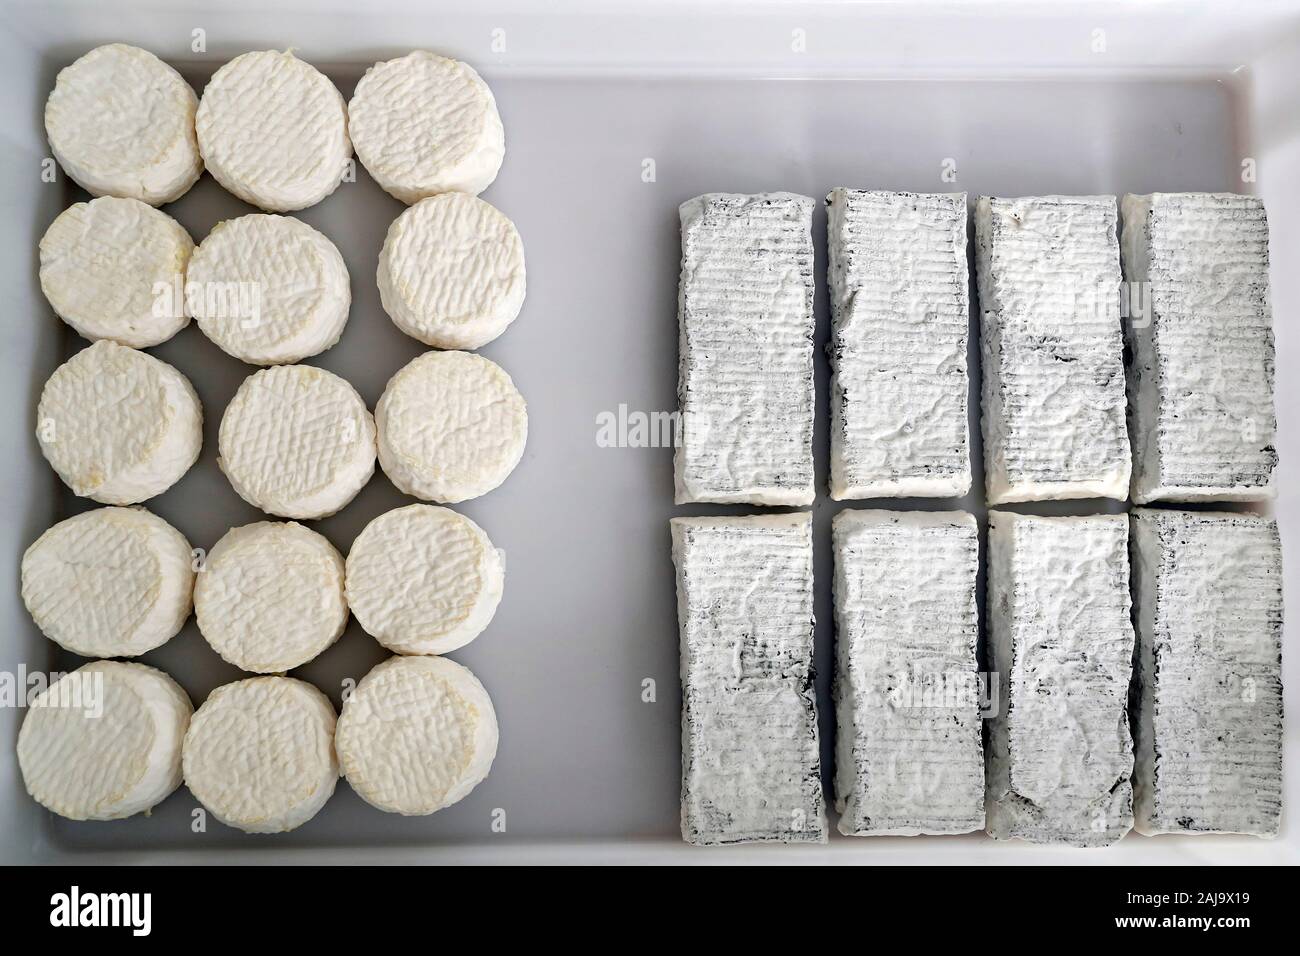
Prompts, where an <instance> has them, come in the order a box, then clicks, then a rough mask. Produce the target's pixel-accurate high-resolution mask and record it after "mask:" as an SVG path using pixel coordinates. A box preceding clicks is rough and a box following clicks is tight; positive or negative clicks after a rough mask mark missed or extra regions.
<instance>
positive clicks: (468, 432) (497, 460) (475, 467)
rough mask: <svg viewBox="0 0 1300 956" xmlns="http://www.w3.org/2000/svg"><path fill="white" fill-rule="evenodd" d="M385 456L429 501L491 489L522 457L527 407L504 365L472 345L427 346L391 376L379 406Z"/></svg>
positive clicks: (390, 471)
mask: <svg viewBox="0 0 1300 956" xmlns="http://www.w3.org/2000/svg"><path fill="white" fill-rule="evenodd" d="M375 421H376V424H377V425H378V428H379V463H380V465H381V466H382V467H383V469H384V473H385V474H387V475H388V477H389V478H391V479H392V482H393V484H395V485H396V486H397V487H398V488H400V489H401V490H402V491H404V492H406V493H407V494H408V495H414V496H415V497H416V498H423V499H424V500H426V501H438V502H457V501H464V500H465V499H467V498H476V497H478V496H479V495H482V494H486V493H487V492H489V491H491V490H492V489H493V488H495V487H497V485H499V484H501V482H503V481H505V480H506V477H507V476H508V475H509V474H510V472H512V471H513V470H514V468H515V465H517V464H519V459H520V458H522V457H523V454H524V444H525V442H526V441H527V439H528V409H527V406H526V405H525V404H524V399H523V396H521V395H520V394H519V391H518V390H517V389H516V388H515V384H514V382H512V381H511V380H510V376H509V375H507V374H506V373H505V371H504V370H503V369H502V368H501V366H499V365H497V364H496V363H495V362H491V361H489V360H487V359H485V358H483V357H482V356H480V355H473V354H471V353H469V352H426V353H425V354H423V355H421V356H419V357H417V358H415V359H413V360H412V361H410V362H409V363H407V365H406V366H405V367H404V368H402V369H401V370H399V371H398V372H397V374H396V375H394V376H393V377H392V378H391V379H389V381H388V385H387V386H386V387H385V388H384V394H383V396H382V397H381V398H380V399H379V404H378V405H376V406H375Z"/></svg>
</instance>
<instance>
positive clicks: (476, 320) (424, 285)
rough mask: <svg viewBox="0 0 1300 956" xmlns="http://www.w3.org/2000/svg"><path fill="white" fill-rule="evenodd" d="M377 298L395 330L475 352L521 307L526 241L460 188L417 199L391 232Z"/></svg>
mask: <svg viewBox="0 0 1300 956" xmlns="http://www.w3.org/2000/svg"><path fill="white" fill-rule="evenodd" d="M378 282H379V299H380V302H382V303H383V306H384V311H385V312H387V313H388V314H389V316H390V317H391V318H392V320H393V322H394V323H396V325H397V327H398V328H399V329H401V330H402V331H403V332H405V333H406V334H407V335H409V336H411V337H412V338H416V339H419V340H420V341H421V342H423V343H424V344H425V345H430V346H433V347H434V348H440V349H476V348H479V347H480V346H483V345H486V344H487V343H488V342H491V341H492V340H493V339H495V338H496V337H497V336H498V335H500V334H501V333H502V332H504V331H505V330H506V326H508V325H509V324H510V323H511V322H513V321H514V319H515V317H516V316H517V315H518V314H519V309H520V308H521V307H522V306H523V304H524V290H525V285H526V280H525V275H524V245H523V242H522V241H520V239H519V232H518V230H516V229H515V225H514V223H512V222H511V221H510V220H509V219H507V218H506V217H505V216H504V215H502V213H501V212H500V211H499V210H498V209H497V208H496V207H495V206H492V205H490V204H489V203H486V202H484V201H483V200H481V199H478V198H477V197H475V196H467V195H465V194H464V193H445V194H443V195H441V196H433V197H430V198H428V199H422V200H420V201H419V202H418V203H416V204H415V205H414V206H412V207H411V208H410V209H408V210H406V212H404V213H402V214H401V215H400V216H398V217H397V218H396V219H395V220H393V224H392V225H391V226H390V227H389V229H388V236H387V238H386V239H385V240H384V247H383V249H382V250H381V252H380V253H379V271H378Z"/></svg>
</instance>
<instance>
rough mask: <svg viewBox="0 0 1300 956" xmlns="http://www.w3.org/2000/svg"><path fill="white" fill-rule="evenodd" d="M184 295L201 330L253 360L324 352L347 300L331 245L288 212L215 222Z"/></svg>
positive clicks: (276, 361)
mask: <svg viewBox="0 0 1300 956" xmlns="http://www.w3.org/2000/svg"><path fill="white" fill-rule="evenodd" d="M186 292H187V296H188V298H189V310H190V312H191V313H192V314H193V316H194V318H195V319H196V320H197V321H198V324H199V328H200V329H201V330H202V331H203V334H204V335H206V336H207V337H208V338H210V339H211V340H212V341H213V342H215V343H216V344H217V345H218V346H219V347H220V348H221V349H222V350H224V351H225V352H227V353H229V354H230V355H233V356H234V357H235V358H237V359H241V360H242V361H245V362H248V363H249V364H251V365H282V364H285V363H289V362H297V361H300V360H302V359H304V358H307V357H308V356H309V355H316V354H318V353H320V352H324V351H325V350H326V349H328V348H330V347H331V346H332V345H334V343H336V342H337V341H338V340H339V336H341V335H342V334H343V326H344V325H345V324H346V323H347V321H348V308H349V307H350V306H351V304H352V292H351V289H350V288H349V285H348V268H347V266H346V265H344V263H343V257H342V256H341V255H339V251H338V249H337V248H336V247H335V246H334V243H332V242H330V241H329V240H328V239H326V238H325V237H324V236H323V235H321V234H320V233H319V232H317V231H316V230H315V229H313V228H312V227H311V226H309V225H307V224H306V223H305V222H302V221H301V220H298V219H293V218H290V217H287V216H267V215H258V214H254V215H251V216H241V217H240V218H238V219H230V220H227V221H226V222H222V223H218V224H217V226H216V227H215V228H214V229H213V230H212V231H211V232H210V233H208V235H207V238H205V239H204V240H203V242H201V243H200V244H199V247H198V249H196V250H195V251H194V257H193V258H192V259H191V260H190V267H189V273H188V275H187V282H186Z"/></svg>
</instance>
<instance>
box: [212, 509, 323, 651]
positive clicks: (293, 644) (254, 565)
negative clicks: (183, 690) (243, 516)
mask: <svg viewBox="0 0 1300 956" xmlns="http://www.w3.org/2000/svg"><path fill="white" fill-rule="evenodd" d="M194 612H195V614H196V616H197V617H198V623H199V630H200V631H201V632H202V633H203V636H204V638H206V639H207V642H208V643H209V644H210V645H212V649H213V650H214V651H216V652H217V653H218V654H220V655H221V656H222V658H223V659H225V660H227V661H229V662H230V663H231V664H234V665H235V666H236V667H238V668H240V669H241V670H246V671H250V672H252V673H255V674H277V673H283V672H284V671H287V670H292V669H293V668H295V667H298V666H299V665H300V664H305V663H306V662H307V661H309V660H311V659H312V658H314V657H316V656H317V655H318V654H320V653H321V652H322V651H324V650H325V649H326V648H328V647H329V646H330V645H332V644H333V643H334V642H335V641H337V640H338V639H339V637H340V636H342V634H343V628H344V627H345V626H346V625H347V622H348V604H347V600H346V598H345V597H344V593H343V558H342V556H341V555H340V554H339V553H338V551H337V550H336V549H335V548H334V546H333V545H332V544H330V543H329V541H328V540H327V539H326V538H325V537H324V536H323V535H320V534H317V533H316V532H315V531H312V530H311V529H310V528H304V527H303V526H302V525H300V524H297V523H295V522H292V521H287V522H279V521H259V522H256V523H254V524H247V525H244V526H243V527H240V528H232V529H231V530H230V531H228V532H226V534H225V535H224V536H222V538H221V540H220V541H218V542H217V543H216V544H215V545H214V546H213V548H212V551H211V553H210V554H209V555H208V556H207V561H206V562H205V563H204V566H203V570H202V572H200V574H199V575H198V579H197V581H196V582H195V586H194Z"/></svg>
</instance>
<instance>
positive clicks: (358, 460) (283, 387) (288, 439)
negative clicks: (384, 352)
mask: <svg viewBox="0 0 1300 956" xmlns="http://www.w3.org/2000/svg"><path fill="white" fill-rule="evenodd" d="M217 441H218V446H219V450H220V453H221V454H220V457H219V458H218V459H217V464H218V465H220V466H221V470H222V471H223V472H225V474H226V477H227V478H229V479H230V483H231V485H233V486H234V489H235V491H237V492H238V493H239V496H240V497H241V498H243V499H244V500H245V501H247V502H248V503H249V504H252V505H256V506H257V507H259V508H261V509H262V510H263V511H265V512H267V513H268V514H273V515H279V516H280V517H282V518H323V517H325V516H326V515H332V514H334V513H335V512H336V511H338V510H339V509H340V508H342V507H343V506H344V505H346V504H347V503H348V502H349V501H351V500H352V499H353V498H355V497H356V494H357V492H358V491H360V490H361V489H362V487H363V486H364V485H365V483H366V482H367V481H369V480H370V476H371V475H373V474H374V473H375V422H374V419H373V418H372V417H371V416H370V412H368V411H366V403H365V402H364V401H362V400H361V396H360V395H358V394H357V390H356V389H355V388H353V387H352V386H351V385H349V384H348V383H347V382H345V381H344V380H343V379H341V378H339V377H338V376H337V375H335V374H333V373H332V372H327V371H325V370H324V369H320V368H314V367H313V366H310V365H280V366H276V367H275V368H267V369H263V370H262V371H260V372H256V373H254V374H252V375H250V376H249V377H248V378H247V379H245V380H244V384H243V385H241V386H239V391H237V392H235V397H234V398H232V399H231V400H230V405H229V406H228V407H227V408H226V413H225V414H224V415H223V416H222V417H221V429H220V432H219V433H218V436H217Z"/></svg>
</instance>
